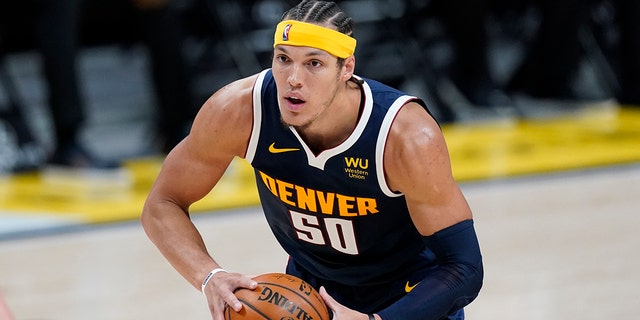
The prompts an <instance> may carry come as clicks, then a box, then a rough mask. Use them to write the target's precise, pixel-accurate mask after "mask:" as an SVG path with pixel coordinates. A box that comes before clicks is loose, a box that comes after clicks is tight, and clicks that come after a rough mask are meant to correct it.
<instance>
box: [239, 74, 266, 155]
mask: <svg viewBox="0 0 640 320" xmlns="http://www.w3.org/2000/svg"><path fill="white" fill-rule="evenodd" d="M268 71H269V70H268V69H267V70H264V71H262V72H261V73H260V74H259V75H258V78H257V79H256V82H255V83H254V84H253V91H252V95H253V126H252V127H251V135H250V137H249V144H248V145H247V151H246V152H245V156H244V159H245V160H247V162H249V163H253V158H254V156H255V155H256V148H257V147H258V139H259V138H260V125H261V123H262V83H263V82H264V78H265V76H266V74H267V72H268Z"/></svg>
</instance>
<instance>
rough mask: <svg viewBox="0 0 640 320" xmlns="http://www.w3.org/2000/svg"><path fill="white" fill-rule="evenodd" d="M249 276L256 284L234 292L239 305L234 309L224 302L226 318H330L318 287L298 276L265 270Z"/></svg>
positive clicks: (317, 319)
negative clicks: (255, 286) (255, 275)
mask: <svg viewBox="0 0 640 320" xmlns="http://www.w3.org/2000/svg"><path fill="white" fill-rule="evenodd" d="M253 279H254V280H255V281H256V282H258V287H257V288H256V289H254V290H249V289H238V290H237V291H236V292H235V295H236V296H237V297H238V300H240V302H242V304H243V307H242V310H240V312H235V311H234V310H233V309H231V308H229V306H226V308H225V310H224V318H225V319H226V320H240V319H243V320H257V319H260V320H263V319H273V320H294V319H309V320H311V319H313V320H330V318H329V311H328V309H327V306H326V305H325V304H324V300H322V297H320V294H319V293H318V291H316V290H315V289H314V288H313V287H311V286H310V285H309V284H307V283H306V282H304V281H303V280H302V279H299V278H297V277H294V276H292V275H288V274H283V273H266V274H262V275H259V276H257V277H254V278H253Z"/></svg>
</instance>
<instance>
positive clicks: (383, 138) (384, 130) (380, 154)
mask: <svg viewBox="0 0 640 320" xmlns="http://www.w3.org/2000/svg"><path fill="white" fill-rule="evenodd" d="M415 99H416V97H412V96H401V97H399V98H398V99H396V101H394V102H393V104H392V105H391V106H390V107H389V110H388V111H387V114H386V115H385V116H384V119H383V120H382V124H381V125H380V132H379V133H378V141H377V143H376V163H378V165H377V166H376V175H377V176H378V185H379V186H380V190H381V191H382V192H383V193H384V194H385V195H387V196H388V197H400V196H402V195H403V194H402V192H395V191H393V190H391V188H389V184H388V183H387V178H386V177H385V172H384V149H385V147H386V145H387V138H388V137H389V131H390V130H391V125H392V124H393V120H394V119H395V118H396V116H397V115H398V112H399V111H400V108H402V106H404V105H405V104H407V103H408V102H410V101H412V100H415Z"/></svg>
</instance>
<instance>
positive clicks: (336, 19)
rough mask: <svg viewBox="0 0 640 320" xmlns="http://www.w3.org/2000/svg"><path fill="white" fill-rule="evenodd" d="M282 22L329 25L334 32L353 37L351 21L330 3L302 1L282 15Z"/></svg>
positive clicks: (313, 0) (312, 0)
mask: <svg viewBox="0 0 640 320" xmlns="http://www.w3.org/2000/svg"><path fill="white" fill-rule="evenodd" d="M282 20H283V21H284V20H296V21H302V22H308V23H313V24H318V25H322V24H331V25H333V26H335V27H336V30H338V31H339V32H342V33H344V34H346V35H349V36H353V19H352V18H351V17H349V16H347V14H346V13H344V11H342V9H340V7H338V4H336V3H335V2H332V1H316V0H303V1H301V2H300V3H299V4H298V5H296V6H295V7H293V8H291V9H289V10H288V11H287V12H285V13H284V14H283V15H282Z"/></svg>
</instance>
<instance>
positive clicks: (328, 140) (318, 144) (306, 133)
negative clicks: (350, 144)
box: [296, 83, 364, 154]
mask: <svg viewBox="0 0 640 320" xmlns="http://www.w3.org/2000/svg"><path fill="white" fill-rule="evenodd" d="M363 106H364V97H363V95H362V89H361V88H360V86H359V85H357V84H354V83H348V84H347V87H346V88H345V89H344V91H343V92H342V93H341V94H339V95H338V96H337V97H336V99H335V100H334V101H333V102H332V104H331V106H330V107H329V108H328V110H327V112H326V114H325V115H324V117H323V119H318V120H319V121H315V122H314V123H312V124H311V125H310V126H306V127H304V128H296V130H297V131H298V133H299V134H300V136H301V137H302V139H303V140H304V141H305V142H306V143H307V145H308V146H309V148H311V150H312V151H313V152H314V153H316V154H318V153H320V152H322V151H324V150H327V149H331V148H334V147H336V146H338V145H340V144H341V143H343V142H344V141H345V140H347V138H349V136H350V135H351V133H352V132H353V130H354V129H355V127H356V125H357V124H358V120H359V119H360V115H361V114H362V108H363Z"/></svg>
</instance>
